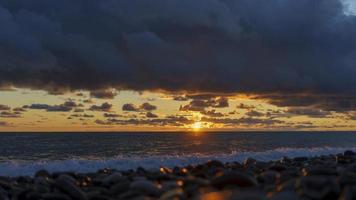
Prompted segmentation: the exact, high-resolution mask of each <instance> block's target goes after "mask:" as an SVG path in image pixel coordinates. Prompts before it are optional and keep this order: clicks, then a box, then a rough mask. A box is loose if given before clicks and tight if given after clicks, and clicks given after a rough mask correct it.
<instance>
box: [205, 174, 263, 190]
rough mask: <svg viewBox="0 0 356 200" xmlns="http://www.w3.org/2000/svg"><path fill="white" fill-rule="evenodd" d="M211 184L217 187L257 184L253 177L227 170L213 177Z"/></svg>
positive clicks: (242, 186) (243, 186) (251, 185)
mask: <svg viewBox="0 0 356 200" xmlns="http://www.w3.org/2000/svg"><path fill="white" fill-rule="evenodd" d="M211 185H212V186H214V187H217V188H223V187H225V186H238V187H241V188H246V187H253V186H257V185H258V184H257V181H256V179H255V178H253V177H251V176H249V175H247V174H245V173H241V172H227V173H225V174H223V175H221V176H218V177H215V178H213V180H212V181H211Z"/></svg>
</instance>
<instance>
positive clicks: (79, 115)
mask: <svg viewBox="0 0 356 200" xmlns="http://www.w3.org/2000/svg"><path fill="white" fill-rule="evenodd" d="M69 117H70V118H93V117H94V115H89V114H86V113H84V114H72V115H70V116H69Z"/></svg>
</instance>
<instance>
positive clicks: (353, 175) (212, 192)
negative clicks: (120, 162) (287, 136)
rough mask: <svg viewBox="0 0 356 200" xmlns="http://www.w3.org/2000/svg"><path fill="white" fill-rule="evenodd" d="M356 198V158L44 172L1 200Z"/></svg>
mask: <svg viewBox="0 0 356 200" xmlns="http://www.w3.org/2000/svg"><path fill="white" fill-rule="evenodd" d="M353 198H356V152H353V151H345V152H344V153H340V154H336V155H324V156H315V157H295V158H286V157H284V158H282V159H280V160H275V161H266V162H262V161H257V160H255V159H252V158H249V159H246V160H245V161H244V162H241V163H238V162H230V163H222V162H220V161H217V160H212V161H209V162H206V163H202V164H198V165H189V166H186V167H173V168H167V167H161V168H156V169H152V170H151V169H150V170H147V169H145V168H142V167H139V168H137V169H131V170H115V169H102V170H98V171H97V172H94V173H76V172H54V173H49V172H48V171H46V170H39V171H37V173H36V174H35V175H34V176H19V177H0V199H24V200H27V199H29V200H32V199H45V200H55V199H57V200H62V199H63V200H70V199H80V200H111V199H167V200H168V199H208V200H209V199H217V200H220V199H237V200H239V199H241V200H243V199H248V200H249V199H251V200H259V199H262V200H264V199H266V200H268V199H272V200H289V199H290V200H294V199H339V200H349V199H350V200H351V199H353Z"/></svg>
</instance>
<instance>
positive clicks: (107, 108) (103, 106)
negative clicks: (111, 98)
mask: <svg viewBox="0 0 356 200" xmlns="http://www.w3.org/2000/svg"><path fill="white" fill-rule="evenodd" d="M112 107H113V105H112V104H109V103H107V102H105V103H103V104H101V105H92V106H91V107H90V108H89V110H91V111H101V112H108V111H110V110H111V108H112Z"/></svg>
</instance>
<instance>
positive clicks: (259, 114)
mask: <svg viewBox="0 0 356 200" xmlns="http://www.w3.org/2000/svg"><path fill="white" fill-rule="evenodd" d="M245 115H246V116H248V117H263V116H265V115H266V114H264V113H262V112H259V111H257V110H250V111H248V112H246V113H245Z"/></svg>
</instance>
